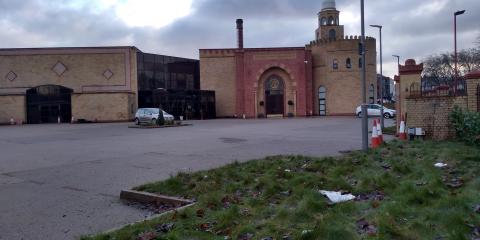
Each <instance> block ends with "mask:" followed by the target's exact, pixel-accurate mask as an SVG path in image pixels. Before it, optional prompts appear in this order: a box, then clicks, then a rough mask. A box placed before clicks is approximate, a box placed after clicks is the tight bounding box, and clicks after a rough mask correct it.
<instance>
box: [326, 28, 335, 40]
mask: <svg viewBox="0 0 480 240" xmlns="http://www.w3.org/2000/svg"><path fill="white" fill-rule="evenodd" d="M328 38H329V39H332V40H333V39H336V38H337V32H335V29H330V31H328Z"/></svg>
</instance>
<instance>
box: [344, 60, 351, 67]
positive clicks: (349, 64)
mask: <svg viewBox="0 0 480 240" xmlns="http://www.w3.org/2000/svg"><path fill="white" fill-rule="evenodd" d="M345 66H346V67H347V68H352V60H350V58H347V61H345Z"/></svg>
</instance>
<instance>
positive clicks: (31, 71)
mask: <svg viewBox="0 0 480 240" xmlns="http://www.w3.org/2000/svg"><path fill="white" fill-rule="evenodd" d="M137 51H138V50H137V49H136V48H135V47H104V48H45V49H1V50H0V83H1V84H0V106H1V110H0V123H6V122H7V121H6V120H7V119H10V118H11V117H13V116H16V118H17V119H18V121H22V122H26V121H27V117H28V116H27V111H26V105H27V103H26V97H25V96H26V91H27V90H28V89H31V88H35V87H37V86H42V85H58V86H62V87H66V88H69V89H72V90H73V94H72V98H71V99H72V101H71V104H72V115H73V117H75V118H76V119H80V118H84V119H86V120H91V121H94V120H99V121H119V120H129V119H132V118H133V113H132V112H134V111H135V109H136V108H137V100H136V93H137V71H136V52H137ZM112 93H115V94H112ZM107 96H108V97H112V99H111V100H108V99H106V97H107ZM112 100H113V101H112ZM132 110H133V111H132Z"/></svg>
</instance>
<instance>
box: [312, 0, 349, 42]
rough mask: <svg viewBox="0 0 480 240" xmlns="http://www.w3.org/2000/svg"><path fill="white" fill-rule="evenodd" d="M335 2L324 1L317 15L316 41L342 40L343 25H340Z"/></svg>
mask: <svg viewBox="0 0 480 240" xmlns="http://www.w3.org/2000/svg"><path fill="white" fill-rule="evenodd" d="M335 5H336V4H335V0H325V1H324V2H323V4H322V10H321V11H320V12H319V13H318V29H317V30H316V31H315V35H316V38H315V39H316V40H320V39H343V35H344V30H343V25H340V21H339V16H340V12H339V11H337V8H336V6H335Z"/></svg>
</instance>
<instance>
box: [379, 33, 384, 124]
mask: <svg viewBox="0 0 480 240" xmlns="http://www.w3.org/2000/svg"><path fill="white" fill-rule="evenodd" d="M380 76H381V78H382V81H381V82H380V98H381V99H380V105H381V106H382V109H381V110H380V114H381V115H382V116H381V117H380V119H381V120H380V122H381V126H382V129H383V128H384V127H385V121H384V118H383V89H384V85H385V81H384V80H383V54H382V27H380Z"/></svg>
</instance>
